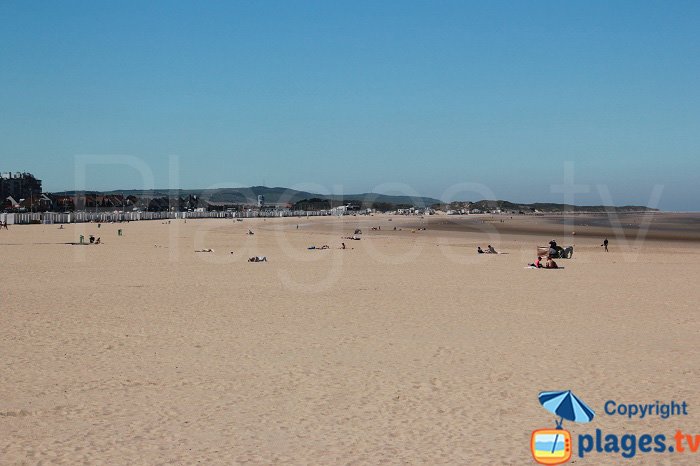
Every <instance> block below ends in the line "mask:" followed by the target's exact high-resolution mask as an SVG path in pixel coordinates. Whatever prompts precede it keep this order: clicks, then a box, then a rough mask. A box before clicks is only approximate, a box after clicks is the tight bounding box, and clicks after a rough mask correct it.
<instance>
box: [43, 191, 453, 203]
mask: <svg viewBox="0 0 700 466" xmlns="http://www.w3.org/2000/svg"><path fill="white" fill-rule="evenodd" d="M89 192H90V193H93V194H103V195H104V194H123V195H125V196H138V197H167V196H170V195H171V191H170V190H167V189H155V190H139V189H124V190H118V189H117V190H111V191H99V192H98V191H89ZM173 193H174V194H175V195H177V196H188V195H195V196H199V197H200V198H204V199H207V200H210V201H215V202H231V203H239V204H255V203H256V202H257V200H258V196H259V195H262V196H265V203H266V204H287V203H289V204H294V203H296V202H299V201H302V200H305V199H313V198H317V199H328V200H332V201H335V202H334V203H343V202H349V201H355V202H357V203H359V204H362V205H370V204H376V203H382V204H391V205H407V206H414V207H427V206H430V205H433V204H437V203H439V202H440V201H439V200H437V199H433V198H430V197H415V198H414V197H411V196H390V195H386V194H376V193H361V194H343V195H326V194H317V193H310V192H307V191H297V190H296V189H289V188H281V187H274V188H269V187H267V186H251V187H248V188H221V189H180V190H175V191H174V192H173ZM54 194H61V195H68V196H70V195H74V194H75V191H65V192H61V193H54Z"/></svg>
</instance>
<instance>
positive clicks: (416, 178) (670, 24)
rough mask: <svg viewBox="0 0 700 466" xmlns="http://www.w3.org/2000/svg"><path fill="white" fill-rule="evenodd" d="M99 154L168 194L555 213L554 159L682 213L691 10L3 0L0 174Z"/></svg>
mask: <svg viewBox="0 0 700 466" xmlns="http://www.w3.org/2000/svg"><path fill="white" fill-rule="evenodd" d="M115 154H117V155H129V156H134V157H137V158H138V159H139V160H142V161H143V162H144V163H145V164H146V166H148V167H149V169H150V170H152V172H153V173H154V177H155V184H156V185H157V186H158V187H167V186H168V185H169V183H170V179H169V169H168V160H169V159H168V157H169V156H171V155H174V156H177V157H178V158H179V180H178V184H179V185H180V186H181V187H183V188H201V187H208V186H221V185H230V186H240V185H258V184H262V183H263V182H264V183H265V184H266V185H268V186H299V184H303V183H313V184H316V185H320V187H323V188H325V190H326V191H330V190H332V189H333V186H336V185H340V186H342V189H343V191H344V192H346V193H349V192H364V191H370V190H373V189H376V188H377V187H380V188H381V185H383V184H384V186H385V188H386V186H387V185H386V183H405V184H406V185H408V186H410V187H411V188H412V189H415V190H416V191H417V192H419V193H420V194H422V195H428V196H434V197H441V196H442V195H443V193H444V192H445V190H446V189H448V188H449V187H450V186H453V185H454V184H456V183H463V182H472V183H482V184H483V185H485V186H487V187H488V189H489V190H491V191H492V192H493V193H494V195H495V196H496V197H498V198H501V199H508V200H514V201H522V202H532V201H553V202H561V201H563V200H564V198H563V196H562V195H561V194H558V193H553V192H552V190H551V188H550V186H551V185H552V184H560V183H562V180H563V173H564V162H566V161H571V162H573V163H574V167H575V169H574V173H575V181H576V182H577V183H583V184H591V185H596V184H603V185H606V186H608V187H609V189H610V192H611V195H612V201H613V202H614V203H615V204H618V205H622V204H631V203H634V204H647V203H648V202H649V196H650V195H651V192H652V188H653V186H654V185H656V184H662V185H664V187H665V188H664V192H663V196H662V198H661V207H662V208H665V209H671V210H700V2H698V1H672V2H664V1H658V2H642V1H600V2H596V1H579V2H562V1H554V2H545V1H536V2H521V1H513V2H481V1H480V2H466V1H454V2H451V1H448V2H445V1H442V2H441V1H438V2H429V1H425V2H412V1H395V2H389V1H346V2H329V1H318V2H305V1H275V2H272V1H270V2H266V1H261V2H252V1H245V2H243V1H241V2H234V1H217V2H214V1H210V2H176V1H168V2H165V1H163V2H141V1H139V2H128V1H120V2H104V1H97V2H92V1H91V2H88V1H86V2H69V1H65V2H63V1H62V2H45V1H44V2H31V1H16V2H15V1H8V0H5V1H3V2H1V3H0V170H2V171H7V170H12V171H16V170H28V171H31V172H33V173H35V174H36V175H37V176H38V177H40V178H42V179H43V180H44V187H45V190H49V191H51V190H63V189H72V188H73V187H74V186H75V171H76V170H75V162H74V161H75V156H76V155H102V156H112V155H115ZM87 185H88V186H87V187H88V188H92V189H114V188H141V187H142V186H143V182H142V181H141V177H140V175H139V173H138V172H137V171H136V170H134V169H132V168H128V167H123V166H118V165H94V166H91V167H90V168H89V169H88V171H87ZM319 189H321V188H319ZM385 190H386V189H385ZM457 197H461V198H464V199H470V200H475V199H476V198H479V197H481V196H479V194H478V193H477V194H470V193H464V194H463V195H459V196H457ZM575 201H576V202H577V203H580V204H586V203H595V204H599V203H601V202H602V200H601V197H600V196H599V194H598V191H597V190H596V189H595V188H593V189H592V191H591V194H589V195H578V196H577V197H576V198H575Z"/></svg>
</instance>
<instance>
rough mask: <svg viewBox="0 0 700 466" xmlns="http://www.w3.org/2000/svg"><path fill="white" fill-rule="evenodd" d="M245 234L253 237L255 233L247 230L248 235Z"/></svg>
mask: <svg viewBox="0 0 700 466" xmlns="http://www.w3.org/2000/svg"><path fill="white" fill-rule="evenodd" d="M246 234H247V235H254V234H255V233H253V231H252V230H248V233H246Z"/></svg>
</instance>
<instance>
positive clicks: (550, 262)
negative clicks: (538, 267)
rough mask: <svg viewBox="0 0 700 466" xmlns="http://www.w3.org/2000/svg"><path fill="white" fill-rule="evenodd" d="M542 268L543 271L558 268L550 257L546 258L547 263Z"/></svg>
mask: <svg viewBox="0 0 700 466" xmlns="http://www.w3.org/2000/svg"><path fill="white" fill-rule="evenodd" d="M544 268H545V269H558V268H559V266H558V265H557V263H556V262H554V259H552V258H551V257H548V258H547V262H546V263H545V265H544Z"/></svg>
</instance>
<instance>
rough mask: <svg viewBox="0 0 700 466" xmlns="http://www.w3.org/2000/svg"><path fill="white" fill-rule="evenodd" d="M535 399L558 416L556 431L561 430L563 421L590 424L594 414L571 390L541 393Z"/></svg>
mask: <svg viewBox="0 0 700 466" xmlns="http://www.w3.org/2000/svg"><path fill="white" fill-rule="evenodd" d="M537 398H538V399H539V400H540V404H541V405H542V406H543V407H544V409H546V410H547V411H549V412H551V413H554V414H556V415H557V416H559V418H560V419H559V420H558V421H557V429H561V424H562V422H564V419H566V420H567V421H572V422H581V423H585V422H591V420H592V419H593V416H595V413H594V412H593V410H592V409H591V408H589V407H588V406H587V405H586V403H584V402H583V401H581V400H580V399H579V398H578V397H576V395H574V394H573V393H571V390H566V391H564V392H542V393H540V394H539V395H538V396H537ZM558 438H559V434H557V435H556V436H555V437H554V444H553V446H552V452H554V448H555V447H556V444H557V440H558Z"/></svg>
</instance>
